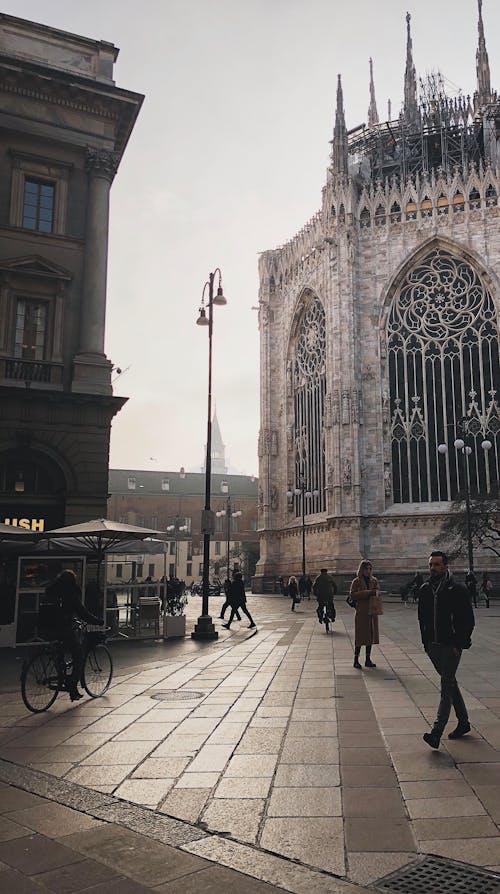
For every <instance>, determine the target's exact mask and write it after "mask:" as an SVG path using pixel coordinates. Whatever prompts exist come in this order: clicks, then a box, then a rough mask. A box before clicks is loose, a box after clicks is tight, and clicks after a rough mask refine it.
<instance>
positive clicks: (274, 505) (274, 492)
mask: <svg viewBox="0 0 500 894" xmlns="http://www.w3.org/2000/svg"><path fill="white" fill-rule="evenodd" d="M279 504H280V497H279V492H278V488H277V487H276V485H275V484H273V486H272V487H271V509H272V510H273V512H276V510H277V509H278V507H279Z"/></svg>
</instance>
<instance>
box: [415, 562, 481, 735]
mask: <svg viewBox="0 0 500 894" xmlns="http://www.w3.org/2000/svg"><path fill="white" fill-rule="evenodd" d="M429 571H430V578H429V580H428V581H427V583H424V584H423V586H422V587H421V588H420V590H419V594H418V595H419V598H418V620H419V623H420V633H421V636H422V643H423V645H424V649H425V651H426V652H427V654H428V656H429V658H430V660H431V661H432V663H433V665H434V667H435V668H436V670H437V672H438V674H439V676H440V677H441V699H440V702H439V707H438V711H437V717H436V720H435V721H434V725H433V727H432V730H431V731H430V732H429V733H424V737H423V738H424V741H425V742H427V744H428V745H430V747H431V748H439V743H440V741H441V736H442V735H443V732H444V728H445V726H446V724H447V722H448V718H449V716H450V711H451V706H452V705H453V708H454V710H455V714H456V715H457V720H458V725H457V727H456V728H455V729H454V730H453V732H451V733H450V734H449V736H448V738H449V739H460V738H461V737H462V736H464V735H465V734H466V733H468V732H470V723H469V717H468V715H467V708H466V707H465V702H464V700H463V698H462V693H461V692H460V689H459V687H458V683H457V681H456V678H455V674H456V672H457V668H458V665H459V664H460V658H461V657H462V649H469V648H470V646H471V634H472V631H473V629H474V613H473V611H472V606H471V604H470V598H469V594H468V592H467V590H466V588H465V587H463V586H462V585H461V584H457V583H455V581H454V580H453V577H452V575H451V573H450V571H449V569H448V557H447V556H446V553H443V552H441V551H440V550H435V551H434V552H432V553H431V555H430V558H429Z"/></svg>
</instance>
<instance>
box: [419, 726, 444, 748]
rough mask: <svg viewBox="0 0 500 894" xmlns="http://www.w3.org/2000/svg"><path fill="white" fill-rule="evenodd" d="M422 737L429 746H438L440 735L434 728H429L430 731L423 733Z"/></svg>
mask: <svg viewBox="0 0 500 894" xmlns="http://www.w3.org/2000/svg"><path fill="white" fill-rule="evenodd" d="M422 739H423V740H424V742H427V744H428V745H430V746H431V748H439V743H440V741H441V736H440V735H439V733H436V732H435V731H434V730H431V731H430V733H424V734H423V736H422Z"/></svg>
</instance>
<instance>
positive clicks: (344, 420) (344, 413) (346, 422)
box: [342, 391, 351, 425]
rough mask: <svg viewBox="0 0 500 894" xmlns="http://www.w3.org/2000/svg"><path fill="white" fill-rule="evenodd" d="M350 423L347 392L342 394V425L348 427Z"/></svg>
mask: <svg viewBox="0 0 500 894" xmlns="http://www.w3.org/2000/svg"><path fill="white" fill-rule="evenodd" d="M350 421H351V414H350V407H349V392H348V391H343V392H342V425H349V423H350Z"/></svg>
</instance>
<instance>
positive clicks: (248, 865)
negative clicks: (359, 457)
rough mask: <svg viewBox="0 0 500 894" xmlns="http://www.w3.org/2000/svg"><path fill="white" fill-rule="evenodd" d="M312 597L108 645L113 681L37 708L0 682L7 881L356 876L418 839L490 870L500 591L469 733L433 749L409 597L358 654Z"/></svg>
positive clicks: (471, 666) (285, 885)
mask: <svg viewBox="0 0 500 894" xmlns="http://www.w3.org/2000/svg"><path fill="white" fill-rule="evenodd" d="M220 602H221V600H216V599H214V600H212V605H211V608H212V611H213V613H214V615H216V614H218V610H219V607H220ZM200 604H201V603H200V600H199V599H197V598H194V599H191V600H190V605H189V610H188V627H190V626H191V624H192V621H193V620H194V618H195V617H196V614H197V613H198V611H199V609H200ZM315 605H316V603H315V602H314V601H311V602H307V601H306V602H305V603H302V604H301V605H300V606H298V609H297V611H296V613H295V614H292V613H291V612H290V605H289V602H288V600H286V599H284V598H283V597H267V598H266V597H251V598H250V609H251V611H252V614H254V616H255V618H256V620H257V621H258V630H257V632H256V633H254V631H250V630H248V629H247V627H246V624H243V623H242V624H241V625H238V624H235V625H234V627H233V628H232V629H231V631H229V632H227V631H225V630H221V637H220V639H219V641H218V642H217V643H213V644H205V645H202V644H199V643H194V642H193V641H191V640H190V639H186V640H185V641H183V642H182V643H174V644H166V645H165V646H162V647H160V650H159V651H158V652H157V653H156V655H155V657H154V659H153V660H149V661H143V662H142V663H141V664H136V665H135V666H134V665H133V664H131V663H130V662H129V664H128V666H124V663H123V661H121V660H118V661H117V664H118V666H119V669H118V672H117V674H116V676H115V679H114V685H113V687H112V689H111V690H110V692H109V694H108V695H107V696H105V697H104V698H102V699H99V700H96V701H91V700H90V699H87V698H86V699H85V700H82V701H81V702H79V703H77V704H71V703H70V702H69V700H68V698H67V696H65V695H63V696H59V698H58V699H57V701H56V703H55V705H54V706H53V708H52V709H51V710H50V711H49V712H48V713H47V714H45V715H39V716H33V715H29V714H28V712H27V711H26V710H25V709H24V706H23V704H22V702H21V698H20V694H19V692H18V690H17V687H16V686H14V685H11V684H10V685H8V686H7V687H5V688H2V692H1V694H0V707H1V724H2V728H1V730H0V742H1V749H0V758H1V760H0V782H1V783H3V785H4V787H3V788H2V790H1V791H0V804H1V805H2V806H1V807H0V810H1V812H2V817H1V820H0V841H2V842H3V843H0V861H3V864H4V865H3V866H2V869H3V873H2V875H3V878H4V880H5V879H7V877H8V878H9V879H11V882H10V883H9V884H11V887H8V888H6V889H5V890H9V892H10V891H11V890H12V891H13V892H14V891H18V890H19V891H21V890H22V891H26V892H30V891H40V890H41V891H45V890H49V891H54V892H56V891H57V892H62V891H77V890H78V891H80V890H90V891H95V892H103V894H104V892H108V891H109V892H114V891H116V892H119V894H128V892H130V894H135V892H137V894H138V892H141V891H147V890H151V889H154V890H157V891H164V892H167V891H174V890H175V891H176V892H180V894H182V892H186V894H188V892H191V891H194V890H197V891H204V892H207V891H208V892H209V891H212V890H214V891H215V890H218V891H225V890H227V891H231V890H238V891H240V892H243V894H246V892H248V894H261V892H262V894H264V892H266V891H271V890H273V886H276V887H277V888H278V889H281V890H285V891H292V892H297V894H300V892H305V891H307V892H312V894H322V892H325V894H326V892H343V894H355V892H361V891H366V890H373V888H372V887H371V886H374V885H375V883H376V882H377V880H379V879H380V878H382V877H383V876H385V875H387V874H388V873H391V872H393V871H395V870H397V869H398V868H400V867H402V866H405V865H406V864H409V863H411V862H414V861H415V860H418V859H420V855H424V854H435V855H440V856H443V857H447V858H450V859H453V860H457V861H463V862H465V863H469V864H473V865H475V866H478V867H487V868H489V869H492V870H494V871H500V693H499V692H498V681H499V679H500V674H499V664H500V659H499V657H498V641H499V637H500V606H499V607H498V608H497V607H496V606H495V605H493V607H492V608H491V609H490V610H487V609H485V608H483V607H481V608H479V609H478V610H477V612H476V618H477V628H476V631H475V634H474V639H473V649H472V650H470V652H467V653H465V654H464V658H463V660H462V664H461V667H460V671H459V679H460V681H461V683H462V684H463V685H462V688H463V691H464V696H465V699H466V702H467V705H468V707H469V711H470V718H471V722H472V724H473V733H472V735H471V736H469V737H466V738H464V739H463V740H460V741H456V742H450V741H448V739H445V740H443V744H442V747H441V749H440V751H439V752H434V751H432V750H431V749H429V748H428V746H427V745H425V743H424V742H423V741H422V738H421V737H422V733H423V732H424V731H425V730H426V729H428V728H429V722H430V721H431V720H432V719H433V718H434V713H435V709H436V705H437V701H438V691H437V677H436V675H435V673H434V671H433V670H432V667H431V665H430V662H429V660H428V659H427V657H426V655H425V654H424V652H423V650H422V648H421V646H420V641H419V635H418V624H417V619H416V610H415V608H414V607H412V606H409V607H407V608H404V607H403V606H401V605H400V604H399V603H396V602H395V601H394V602H392V603H389V604H387V605H386V610H385V614H384V617H383V619H382V623H381V634H382V636H381V645H380V647H378V648H376V649H374V653H373V656H372V657H373V658H374V660H375V661H376V663H377V668H376V669H374V670H366V669H363V671H361V672H360V671H355V670H354V669H353V667H352V635H353V622H354V614H353V612H352V611H351V609H349V608H348V607H347V606H346V605H345V603H344V601H343V597H341V598H339V599H338V601H337V606H338V609H339V612H338V619H337V622H336V624H335V625H334V631H333V634H330V635H329V636H328V635H326V634H325V632H324V628H323V627H322V626H320V625H319V624H318V622H317V619H316V615H315ZM251 634H253V635H251ZM120 648H121V646H120V645H118V646H116V649H115V651H116V654H117V658H118V659H119V650H120ZM127 648H128V649H133V646H128V647H127ZM137 649H138V653H137V654H138V655H140V649H141V647H140V645H139V644H137ZM362 657H364V656H363V655H362ZM172 690H173V692H172ZM155 696H160V698H159V699H158V698H155ZM450 728H451V726H450ZM47 839H49V840H50V847H48V845H47ZM54 849H55V850H54ZM51 855H52V857H51ZM214 864H218V865H217V866H215V865H214ZM234 871H236V873H237V874H236V873H235V872H234ZM5 873H8V874H9V875H8V876H7V875H5ZM242 873H243V874H242ZM28 876H29V877H30V878H28ZM21 878H23V879H24V882H25V883H26V885H27V884H32V885H33V887H32V888H31V887H21V886H20V882H19V879H21ZM0 879H1V876H0ZM82 879H85V883H86V884H87V888H85V889H84V888H82V887H81V885H82V884H83V881H82ZM12 880H14V881H15V884H18V887H16V886H15V884H14V881H12ZM16 880H17V881H16ZM64 880H66V881H64ZM51 885H52V887H51ZM64 885H66V886H64ZM77 885H80V887H78V886H77ZM44 886H45V887H44ZM211 886H213V887H211Z"/></svg>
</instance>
